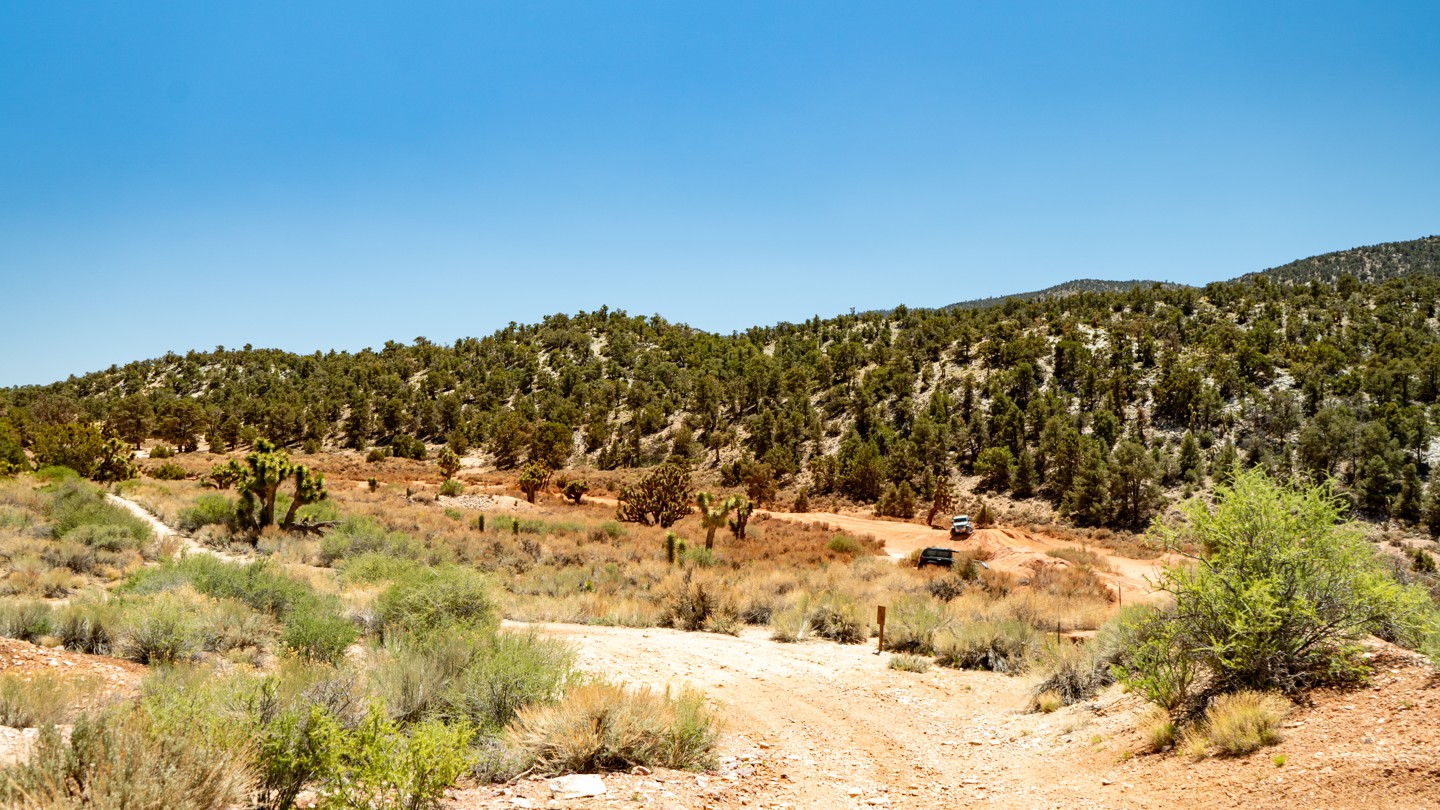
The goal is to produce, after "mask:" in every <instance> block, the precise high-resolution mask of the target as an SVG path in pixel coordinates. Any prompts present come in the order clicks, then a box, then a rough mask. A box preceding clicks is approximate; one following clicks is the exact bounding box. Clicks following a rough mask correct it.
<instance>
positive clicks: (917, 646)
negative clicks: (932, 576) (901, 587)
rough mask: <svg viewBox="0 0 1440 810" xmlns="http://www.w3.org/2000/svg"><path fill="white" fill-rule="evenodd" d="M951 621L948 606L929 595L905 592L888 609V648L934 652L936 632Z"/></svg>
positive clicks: (886, 641) (886, 646)
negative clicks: (947, 615)
mask: <svg viewBox="0 0 1440 810" xmlns="http://www.w3.org/2000/svg"><path fill="white" fill-rule="evenodd" d="M946 625H947V620H946V618H945V606H944V605H942V604H941V603H939V602H936V601H935V600H934V599H931V598H928V597H925V596H904V597H901V598H900V599H899V600H897V601H896V602H895V604H894V606H892V607H891V608H890V609H889V610H888V611H887V616H886V621H885V648H886V649H888V650H894V651H895V652H909V653H918V654H920V655H931V654H933V653H934V652H935V634H936V633H938V632H939V631H940V630H941V629H943V628H944V627H945V626H946Z"/></svg>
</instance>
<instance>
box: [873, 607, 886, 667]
mask: <svg viewBox="0 0 1440 810" xmlns="http://www.w3.org/2000/svg"><path fill="white" fill-rule="evenodd" d="M875 621H876V622H877V623H878V624H879V625H880V644H879V645H878V646H876V647H875V654H876V655H879V654H880V653H882V652H884V651H885V606H884V605H880V606H879V607H877V608H875Z"/></svg>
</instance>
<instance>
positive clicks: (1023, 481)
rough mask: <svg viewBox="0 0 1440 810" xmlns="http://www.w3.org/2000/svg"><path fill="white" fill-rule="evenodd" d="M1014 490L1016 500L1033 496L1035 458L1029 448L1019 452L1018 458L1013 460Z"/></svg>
mask: <svg viewBox="0 0 1440 810" xmlns="http://www.w3.org/2000/svg"><path fill="white" fill-rule="evenodd" d="M1014 490H1015V497H1017V498H1028V497H1030V496H1031V495H1034V494H1035V456H1034V455H1033V454H1031V452H1030V448H1029V447H1026V448H1025V449H1023V450H1021V451H1020V457H1019V458H1017V459H1015V480H1014Z"/></svg>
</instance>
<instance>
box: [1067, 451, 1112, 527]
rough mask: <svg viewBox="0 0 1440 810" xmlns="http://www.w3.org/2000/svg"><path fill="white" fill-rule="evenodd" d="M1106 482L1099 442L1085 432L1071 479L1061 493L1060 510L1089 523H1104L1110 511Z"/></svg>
mask: <svg viewBox="0 0 1440 810" xmlns="http://www.w3.org/2000/svg"><path fill="white" fill-rule="evenodd" d="M1108 484H1109V481H1108V477H1107V475H1106V469H1105V458H1104V456H1103V455H1102V449H1101V445H1100V443H1099V442H1098V441H1096V440H1095V439H1092V438H1090V437H1088V436H1086V437H1084V438H1083V439H1082V440H1081V447H1080V463H1079V464H1078V465H1077V466H1076V469H1075V480H1074V483H1073V484H1072V485H1071V487H1070V491H1069V492H1067V493H1066V494H1065V497H1064V500H1063V501H1062V502H1061V505H1060V510H1061V511H1062V512H1063V513H1065V514H1067V515H1069V516H1071V517H1072V518H1074V519H1075V520H1076V522H1078V523H1085V524H1089V525H1092V526H1097V525H1100V524H1102V523H1104V522H1105V521H1106V519H1107V518H1108V517H1109V513H1110V508H1109V507H1110V495H1109V489H1108Z"/></svg>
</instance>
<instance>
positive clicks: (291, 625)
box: [280, 606, 359, 663]
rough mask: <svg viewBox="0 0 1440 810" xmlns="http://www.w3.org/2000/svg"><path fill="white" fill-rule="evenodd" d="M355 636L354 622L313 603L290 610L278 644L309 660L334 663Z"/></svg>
mask: <svg viewBox="0 0 1440 810" xmlns="http://www.w3.org/2000/svg"><path fill="white" fill-rule="evenodd" d="M358 635H359V631H358V630H356V628H355V624H354V622H351V621H350V620H348V619H346V618H345V617H344V616H341V615H339V614H338V613H336V612H334V611H333V610H330V611H327V610H324V609H322V608H320V607H318V606H316V607H309V608H306V609H302V610H296V611H293V612H292V613H291V614H290V615H289V616H288V617H286V619H285V624H284V627H283V628H282V629H281V631H280V646H281V647H282V648H283V649H284V650H285V651H286V652H289V653H290V654H292V655H298V656H300V657H302V658H306V659H309V660H311V661H319V662H323V663H335V662H337V661H339V660H341V659H342V658H344V657H345V650H346V649H347V648H349V646H350V645H351V644H354V643H355V639H356V637H357V636H358Z"/></svg>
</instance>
